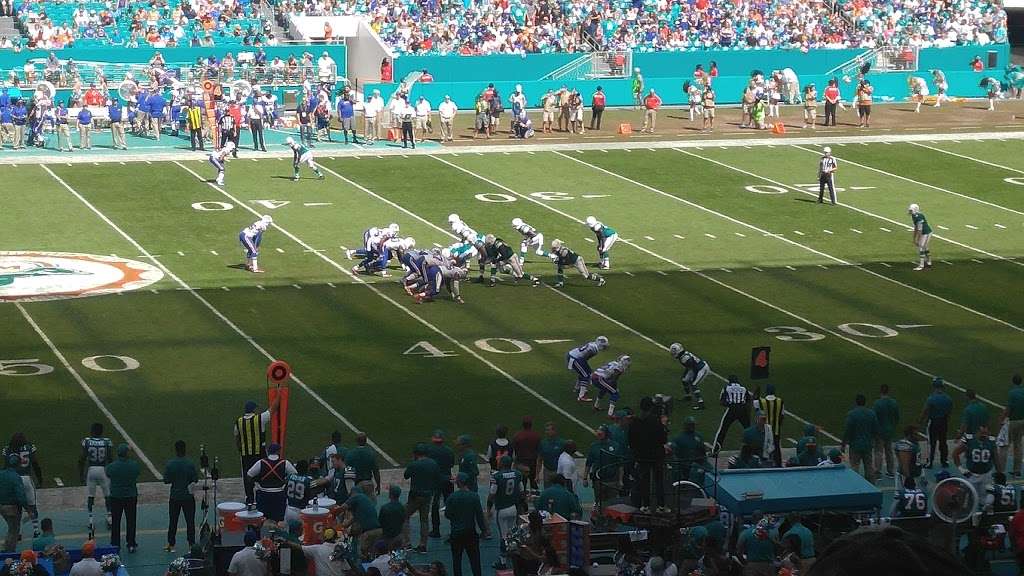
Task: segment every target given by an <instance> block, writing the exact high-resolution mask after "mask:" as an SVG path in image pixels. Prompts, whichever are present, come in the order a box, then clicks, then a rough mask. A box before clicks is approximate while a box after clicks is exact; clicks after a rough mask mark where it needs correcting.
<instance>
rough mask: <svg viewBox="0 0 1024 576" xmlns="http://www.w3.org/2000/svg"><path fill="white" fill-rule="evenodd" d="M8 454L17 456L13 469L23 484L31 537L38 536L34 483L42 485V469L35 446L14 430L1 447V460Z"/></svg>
mask: <svg viewBox="0 0 1024 576" xmlns="http://www.w3.org/2000/svg"><path fill="white" fill-rule="evenodd" d="M9 456H17V458H18V464H17V465H15V466H14V471H15V472H17V473H18V476H21V482H22V484H23V485H24V486H25V500H26V502H27V505H26V508H27V512H28V517H29V518H30V519H31V520H32V534H33V536H32V537H33V538H38V537H39V534H40V532H39V508H38V507H37V506H36V484H38V485H39V486H42V485H43V469H42V468H41V467H40V466H39V460H38V458H36V446H35V444H32V443H31V442H29V441H28V439H27V438H25V434H24V433H23V432H15V433H14V435H13V436H11V441H10V443H9V444H7V446H4V449H3V460H4V462H6V461H7V460H8V457H9ZM32 474H35V476H36V484H33V483H32Z"/></svg>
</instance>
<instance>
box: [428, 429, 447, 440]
mask: <svg viewBox="0 0 1024 576" xmlns="http://www.w3.org/2000/svg"><path fill="white" fill-rule="evenodd" d="M430 437H431V439H433V440H434V441H435V442H436V441H438V440H444V430H441V429H440V428H438V429H436V430H434V433H433V434H431V435H430Z"/></svg>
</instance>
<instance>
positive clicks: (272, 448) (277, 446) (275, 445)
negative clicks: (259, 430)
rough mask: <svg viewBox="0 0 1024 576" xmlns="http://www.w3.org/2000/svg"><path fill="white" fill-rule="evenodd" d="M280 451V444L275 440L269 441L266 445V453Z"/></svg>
mask: <svg viewBox="0 0 1024 576" xmlns="http://www.w3.org/2000/svg"><path fill="white" fill-rule="evenodd" d="M280 451H281V445H280V444H278V443H277V442H271V443H270V445H269V446H267V454H277V453H279V452H280Z"/></svg>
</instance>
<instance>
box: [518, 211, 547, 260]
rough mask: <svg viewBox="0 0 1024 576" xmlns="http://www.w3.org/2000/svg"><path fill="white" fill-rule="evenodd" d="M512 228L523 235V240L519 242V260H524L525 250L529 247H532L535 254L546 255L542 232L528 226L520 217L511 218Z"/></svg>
mask: <svg viewBox="0 0 1024 576" xmlns="http://www.w3.org/2000/svg"><path fill="white" fill-rule="evenodd" d="M512 228H513V229H515V231H516V232H519V233H520V234H522V236H523V241H522V242H520V244H519V259H520V260H522V261H523V262H526V252H527V251H528V250H529V249H530V247H533V248H534V253H536V254H537V256H543V257H547V256H548V252H547V250H545V249H544V234H542V233H541V232H540V231H539V230H537V229H536V228H534V227H533V226H530V225H529V224H527V223H526V222H523V219H522V218H513V219H512Z"/></svg>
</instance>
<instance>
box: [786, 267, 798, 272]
mask: <svg viewBox="0 0 1024 576" xmlns="http://www.w3.org/2000/svg"><path fill="white" fill-rule="evenodd" d="M786 268H789V269H790V270H792V271H794V272H796V268H793V267H792V266H786Z"/></svg>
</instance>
